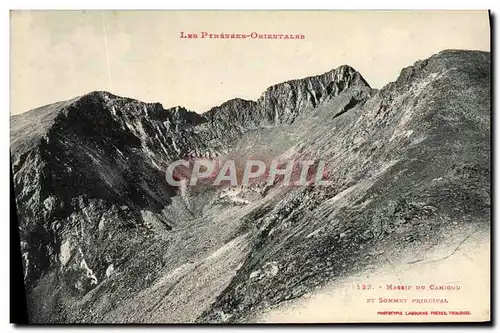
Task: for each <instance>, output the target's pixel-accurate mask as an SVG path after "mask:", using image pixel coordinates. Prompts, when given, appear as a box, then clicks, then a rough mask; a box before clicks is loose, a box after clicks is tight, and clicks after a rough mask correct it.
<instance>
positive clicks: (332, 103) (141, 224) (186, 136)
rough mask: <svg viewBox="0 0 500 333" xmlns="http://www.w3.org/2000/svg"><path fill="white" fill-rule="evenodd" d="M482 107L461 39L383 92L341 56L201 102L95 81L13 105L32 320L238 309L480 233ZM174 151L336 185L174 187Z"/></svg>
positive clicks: (477, 71) (228, 313) (195, 316)
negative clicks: (206, 104) (336, 62)
mask: <svg viewBox="0 0 500 333" xmlns="http://www.w3.org/2000/svg"><path fill="white" fill-rule="evenodd" d="M490 117H491V105H490V54H489V53H486V52H478V51H477V52H476V51H459V50H447V51H443V52H440V53H439V54H436V55H434V56H432V57H430V58H429V59H426V60H422V61H418V62H417V63H415V64H414V65H413V66H410V67H407V68H405V69H403V70H402V72H401V74H400V76H399V77H398V79H397V80H396V81H395V82H393V83H390V84H388V85H387V86H385V87H384V88H382V89H381V90H375V89H371V88H370V87H369V85H368V83H367V82H366V81H365V80H364V79H363V78H362V76H361V74H359V73H358V72H356V71H355V70H354V69H352V68H351V67H348V66H341V67H339V68H337V69H334V70H332V71H330V72H327V73H325V74H323V75H319V76H314V77H309V78H305V79H300V80H292V81H288V82H285V83H281V84H277V85H275V86H273V87H270V88H268V89H267V90H266V91H265V92H264V93H263V95H262V97H261V98H260V99H258V100H257V101H246V100H241V99H234V100H230V101H228V102H226V103H224V104H222V105H221V106H218V107H215V108H213V109H211V110H209V111H207V112H206V113H204V114H201V115H198V114H196V113H194V112H190V111H188V110H186V109H184V108H182V107H175V108H171V109H167V110H165V109H163V107H162V106H161V105H160V104H158V103H150V104H148V103H142V102H140V101H136V100H132V99H128V98H123V97H118V96H114V95H112V94H110V93H106V92H93V93H90V94H87V95H85V96H82V97H79V98H75V99H73V100H70V101H66V102H59V103H55V104H51V105H48V106H44V107H41V108H38V109H35V110H32V111H29V112H27V113H24V114H21V115H16V116H12V117H11V157H12V165H13V172H14V184H15V192H16V203H17V208H18V216H19V221H20V225H19V232H20V237H21V250H22V253H23V258H22V260H23V265H24V267H25V284H26V290H27V294H28V302H29V310H30V319H31V321H32V322H70V323H83V322H134V323H150V322H152V323H169V322H252V320H253V318H257V317H258V314H260V313H262V312H263V311H266V310H267V309H270V308H274V307H276V306H278V305H280V304H283V303H284V302H289V301H291V300H293V299H301V297H303V296H304V295H308V294H310V293H311V292H313V291H314V290H317V289H318V288H321V287H323V286H326V285H330V284H331V283H335V281H339V280H340V279H343V278H346V277H349V276H353V275H355V274H358V273H359V272H363V271H365V270H366V269H367V267H378V266H381V265H386V264H387V262H388V261H389V262H390V261H391V260H393V258H397V257H398V254H399V253H401V251H408V250H409V251H411V250H412V249H416V248H421V247H422V246H424V245H425V246H428V245H433V246H435V245H438V244H443V242H444V241H445V240H446V239H447V237H448V235H449V234H450V233H451V232H454V233H456V232H457V231H459V232H462V231H463V235H464V237H465V236H467V235H468V233H471V232H477V233H478V234H482V235H486V236H485V237H487V236H488V234H489V228H490V217H491V216H490V209H491V206H490V205H491V203H490V199H491V197H490V190H491V189H490V125H491V124H490ZM185 157H208V158H212V159H219V160H224V159H227V158H239V159H241V160H245V159H246V158H248V157H253V158H255V157H258V158H260V159H262V160H266V161H267V160H271V159H276V158H279V159H280V160H282V161H287V160H291V159H300V158H303V159H305V158H314V159H321V160H326V161H327V162H328V168H329V169H328V174H329V176H330V180H331V181H332V182H333V184H332V185H331V186H323V187H321V186H296V187H289V186H280V183H277V184H275V185H272V186H267V187H266V186H260V185H259V184H254V185H252V186H245V187H238V188H237V189H236V190H235V191H234V192H231V194H230V195H228V194H227V193H226V191H227V189H224V188H214V187H210V186H206V185H200V186H197V187H187V188H185V189H183V190H180V189H179V188H177V187H174V186H171V185H169V184H167V182H166V180H165V170H166V168H167V166H168V165H169V163H171V162H172V161H175V160H177V159H179V158H185ZM450 246H452V245H450ZM382 253H383V255H381V254H382ZM256 316H257V317H256Z"/></svg>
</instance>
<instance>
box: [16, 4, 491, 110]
mask: <svg viewBox="0 0 500 333" xmlns="http://www.w3.org/2000/svg"><path fill="white" fill-rule="evenodd" d="M10 17H11V92H10V98H11V109H10V112H11V114H18V113H22V112H25V111H28V110H30V109H34V108H36V107H39V106H42V105H46V104H50V103H53V102H57V101H61V100H67V99H70V98H73V97H76V96H79V95H83V94H86V93H88V92H91V91H95V90H106V91H109V92H111V93H114V94H116V95H119V96H126V97H131V98H136V99H139V100H141V101H145V102H160V103H162V104H163V106H164V108H169V107H173V106H176V105H181V106H184V107H186V108H187V109H190V110H193V111H196V112H204V111H207V110H209V109H210V108H212V107H213V106H217V105H220V104H222V103H223V102H225V101H227V100H229V99H232V98H236V97H239V98H244V99H251V100H256V99H258V98H259V97H260V95H261V94H262V93H263V92H264V91H265V89H266V88H267V87H269V86H271V85H273V84H276V83H280V82H283V81H287V80H291V79H296V78H302V77H307V76H311V75H317V74H322V73H324V72H327V71H329V70H331V69H334V68H337V67H339V66H341V65H344V64H346V65H350V66H351V67H353V68H355V69H356V70H358V71H359V72H360V73H361V75H362V76H363V77H364V78H365V79H366V80H367V82H368V83H369V84H370V85H371V86H372V87H373V88H381V87H382V86H384V85H385V84H387V83H389V82H391V81H394V80H395V79H396V78H397V76H398V75H399V72H400V71H401V69H402V68H404V67H407V66H409V65H412V64H413V63H414V62H415V61H417V60H420V59H425V58H428V57H429V56H431V55H433V54H435V53H437V52H439V51H441V50H444V49H470V50H483V51H489V50H490V26H489V17H488V12H487V11H411V12H410V11H191V12H189V11H11V15H10ZM181 32H184V33H185V34H187V33H196V34H198V36H200V34H201V32H208V33H213V34H217V33H239V34H241V33H246V34H251V33H252V32H256V33H259V34H260V33H270V34H294V35H295V34H302V35H304V39H293V40H284V39H282V40H278V39H251V38H247V39H208V38H204V39H202V38H197V39H186V38H180V36H181Z"/></svg>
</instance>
